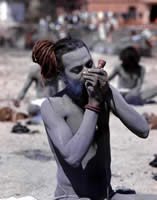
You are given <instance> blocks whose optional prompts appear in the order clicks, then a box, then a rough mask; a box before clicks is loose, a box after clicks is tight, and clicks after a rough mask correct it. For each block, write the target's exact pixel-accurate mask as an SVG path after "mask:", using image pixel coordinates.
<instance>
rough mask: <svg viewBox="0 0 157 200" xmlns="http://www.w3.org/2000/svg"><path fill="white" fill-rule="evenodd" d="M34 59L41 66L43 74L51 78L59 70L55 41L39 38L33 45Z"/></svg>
mask: <svg viewBox="0 0 157 200" xmlns="http://www.w3.org/2000/svg"><path fill="white" fill-rule="evenodd" d="M32 60H33V62H35V63H38V64H39V65H40V66H41V74H42V75H43V77H44V78H46V79H49V78H52V77H53V76H55V74H56V73H57V72H58V69H57V62H56V56H55V52H54V43H53V42H51V41H49V40H39V41H38V42H37V43H36V44H35V45H34V47H33V50H32Z"/></svg>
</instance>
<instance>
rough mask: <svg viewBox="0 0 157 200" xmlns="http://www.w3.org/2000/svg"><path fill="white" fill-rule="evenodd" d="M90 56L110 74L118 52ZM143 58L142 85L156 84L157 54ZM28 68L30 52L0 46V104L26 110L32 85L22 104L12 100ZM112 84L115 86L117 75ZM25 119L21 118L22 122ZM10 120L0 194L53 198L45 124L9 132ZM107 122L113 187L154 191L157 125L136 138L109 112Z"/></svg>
mask: <svg viewBox="0 0 157 200" xmlns="http://www.w3.org/2000/svg"><path fill="white" fill-rule="evenodd" d="M93 58H94V60H95V62H97V60H98V59H99V58H104V59H105V60H106V61H107V65H106V70H107V72H108V73H109V72H110V70H111V69H112V67H113V66H114V65H115V64H117V62H118V58H117V57H116V56H106V55H97V54H93ZM141 63H142V64H143V65H144V66H145V68H146V72H147V73H146V78H145V81H144V88H146V87H152V86H154V85H157V59H155V58H142V60H141ZM31 67H33V65H32V61H31V52H28V51H27V52H26V51H21V50H18V51H17V50H14V51H13V50H7V49H5V50H4V49H3V50H2V49H1V50H0V77H1V78H0V108H1V107H3V106H9V107H11V108H13V109H15V110H17V111H22V112H26V106H27V104H28V102H29V101H30V100H32V99H34V97H35V92H34V85H33V87H32V88H31V89H30V90H29V92H28V93H27V95H26V97H25V99H24V100H23V102H22V104H21V107H20V108H18V109H17V108H15V107H14V106H13V103H12V99H14V98H16V96H17V93H18V92H19V90H20V89H21V88H22V86H23V82H24V80H25V78H26V76H27V73H28V72H29V70H30V68H31ZM112 84H113V85H115V86H116V80H115V81H113V82H112ZM155 100H156V99H155ZM134 108H135V109H136V110H137V111H138V112H140V113H141V114H142V113H144V112H148V113H151V112H153V113H156V114H157V104H148V105H145V106H138V107H134ZM25 123H26V121H24V120H23V121H22V124H25ZM13 125H14V123H12V122H0V198H8V197H11V196H15V197H21V196H28V195H30V196H33V197H35V198H36V199H38V200H52V199H53V198H52V197H53V192H54V190H55V185H56V178H55V177H56V164H55V161H54V158H53V156H52V154H51V152H50V148H49V145H48V141H47V137H46V134H45V130H44V127H43V124H41V125H36V126H35V125H29V126H28V127H29V128H30V129H31V131H33V130H38V131H39V133H37V134H13V133H11V129H12V127H13ZM110 126H111V153H112V185H113V188H117V187H127V188H132V189H135V190H136V192H138V193H152V194H157V181H155V180H154V179H153V174H157V169H156V168H152V167H151V166H149V162H150V161H151V160H152V159H153V158H154V156H153V155H154V154H155V153H156V154H157V130H153V131H150V135H149V137H148V138H147V139H140V138H138V137H137V136H135V135H134V134H132V133H131V132H130V131H129V130H128V129H127V128H126V127H125V126H124V125H123V124H122V123H121V122H120V121H119V120H118V119H117V118H116V117H115V116H114V115H113V114H111V120H110Z"/></svg>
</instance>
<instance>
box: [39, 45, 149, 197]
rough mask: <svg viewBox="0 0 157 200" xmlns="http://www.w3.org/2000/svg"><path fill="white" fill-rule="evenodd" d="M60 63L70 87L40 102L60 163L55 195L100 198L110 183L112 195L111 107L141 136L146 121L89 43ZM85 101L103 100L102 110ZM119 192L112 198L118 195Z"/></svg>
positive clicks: (145, 130) (144, 133)
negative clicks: (100, 65) (95, 59)
mask: <svg viewBox="0 0 157 200" xmlns="http://www.w3.org/2000/svg"><path fill="white" fill-rule="evenodd" d="M62 63H63V65H64V69H65V70H64V72H63V73H62V77H63V79H64V81H65V84H66V85H67V87H66V89H65V90H63V91H62V92H60V93H58V94H57V95H56V97H53V98H49V99H48V100H46V101H45V102H44V103H43V104H42V107H41V113H42V118H43V121H44V124H45V128H46V132H47V135H48V140H49V144H50V147H51V150H52V152H53V153H54V157H55V159H56V162H57V168H58V170H57V188H56V192H55V197H56V199H66V200H70V199H79V198H87V199H92V200H102V199H104V198H106V197H107V188H108V189H109V196H112V195H113V190H112V188H111V185H110V180H111V169H110V164H111V155H110V131H109V113H110V111H112V112H113V113H114V114H115V115H116V116H117V117H118V118H119V119H120V120H121V121H122V122H123V123H124V124H125V126H126V127H128V128H129V129H130V130H131V131H132V132H133V133H134V134H136V135H137V136H139V137H141V138H146V137H147V136H148V132H149V128H148V124H147V122H146V120H145V119H144V118H143V117H142V116H141V115H139V114H138V113H137V112H136V111H135V110H134V109H133V108H132V107H131V106H129V105H128V104H127V103H126V102H125V101H124V99H123V97H122V96H121V95H120V94H119V92H118V91H117V90H116V89H115V88H113V87H112V86H108V85H107V75H106V73H105V72H104V71H102V69H98V68H95V67H94V64H93V61H92V58H91V55H90V54H89V52H88V50H87V48H86V47H82V48H80V49H77V50H74V51H72V52H70V53H66V54H64V55H63V56H62ZM83 72H84V73H83ZM87 82H89V83H90V84H89V85H88V84H86V83H87ZM107 87H109V88H108V90H107V89H105V90H104V88H107ZM87 103H88V104H90V105H92V106H100V108H101V112H100V113H97V112H95V111H92V110H89V109H85V108H84V106H85V104H87ZM71 195H72V196H74V197H72V196H71ZM116 195H117V194H116ZM116 195H114V200H119V199H120V198H119V196H118V197H117V198H116ZM57 197H58V198H57ZM63 197H64V198H63ZM125 197H126V196H125ZM123 199H124V198H123ZM133 200H135V199H133ZM144 200H145V199H144Z"/></svg>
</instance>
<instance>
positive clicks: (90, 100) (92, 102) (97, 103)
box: [88, 98, 100, 108]
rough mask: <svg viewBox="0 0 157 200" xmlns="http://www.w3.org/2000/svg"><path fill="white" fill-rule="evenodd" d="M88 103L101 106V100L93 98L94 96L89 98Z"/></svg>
mask: <svg viewBox="0 0 157 200" xmlns="http://www.w3.org/2000/svg"><path fill="white" fill-rule="evenodd" d="M88 105H90V106H92V107H98V108H99V107H100V102H98V101H97V100H95V99H93V98H89V99H88Z"/></svg>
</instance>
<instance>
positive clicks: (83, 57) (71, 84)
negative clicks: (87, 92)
mask: <svg viewBox="0 0 157 200" xmlns="http://www.w3.org/2000/svg"><path fill="white" fill-rule="evenodd" d="M62 63H63V65H64V81H65V83H66V85H67V86H68V88H69V89H70V90H71V92H72V93H73V94H74V95H76V96H78V97H79V96H81V94H82V92H83V89H84V87H85V86H84V83H85V81H84V79H83V76H82V72H83V71H87V70H88V69H89V68H93V67H94V64H93V60H92V58H91V55H90V53H89V52H88V50H87V48H86V47H81V48H79V49H77V50H74V51H71V52H69V53H66V54H64V55H63V56H62Z"/></svg>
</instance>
